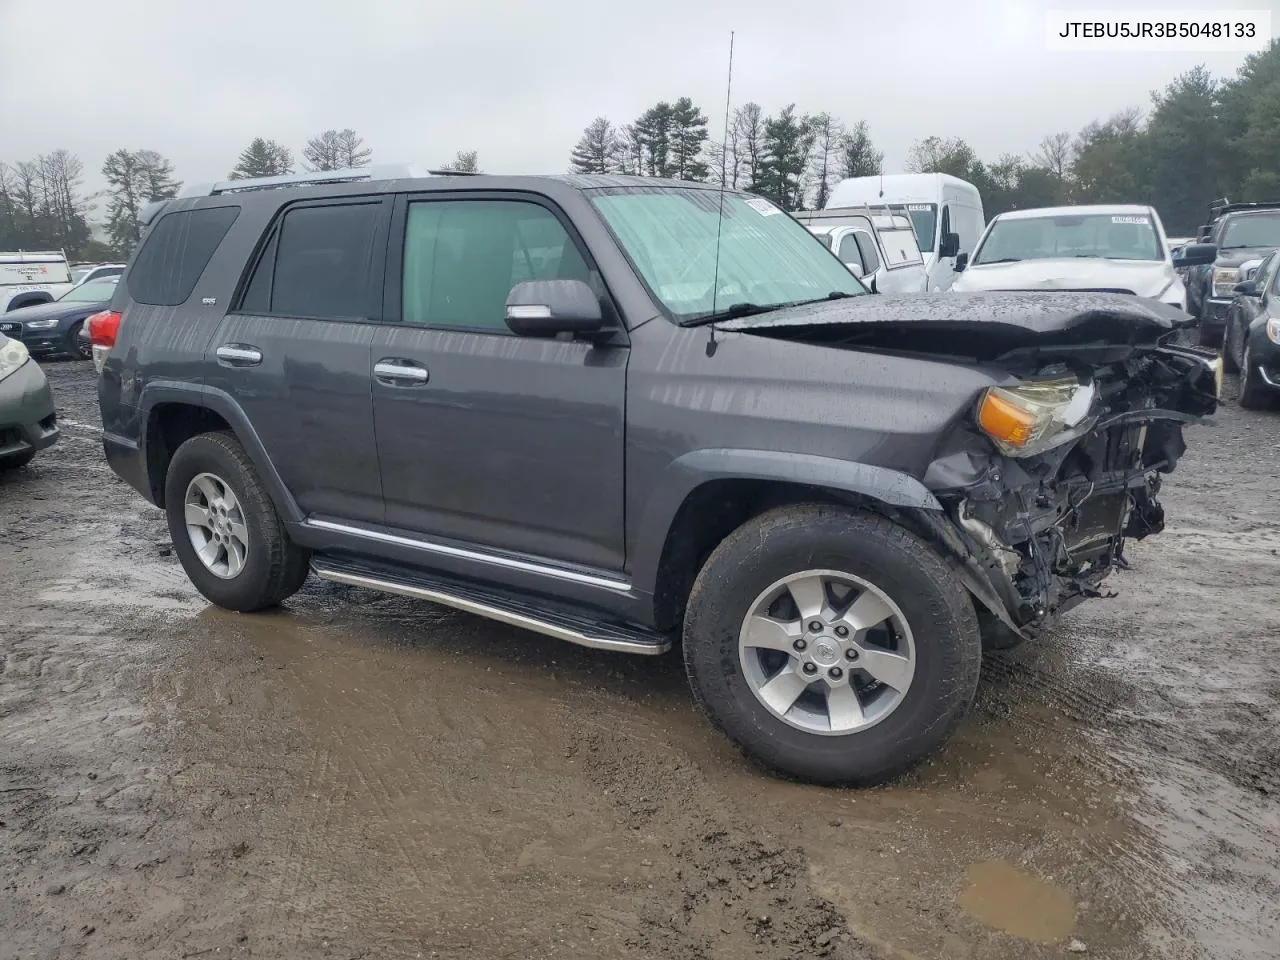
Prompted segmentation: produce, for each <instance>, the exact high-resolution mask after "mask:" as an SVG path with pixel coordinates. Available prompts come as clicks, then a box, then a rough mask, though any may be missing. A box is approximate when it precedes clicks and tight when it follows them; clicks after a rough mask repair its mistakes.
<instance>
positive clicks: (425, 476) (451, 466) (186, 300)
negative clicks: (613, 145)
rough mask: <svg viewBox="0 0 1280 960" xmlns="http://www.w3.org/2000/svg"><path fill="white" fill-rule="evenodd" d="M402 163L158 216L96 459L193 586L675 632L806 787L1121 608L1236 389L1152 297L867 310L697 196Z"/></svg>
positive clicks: (220, 596)
mask: <svg viewBox="0 0 1280 960" xmlns="http://www.w3.org/2000/svg"><path fill="white" fill-rule="evenodd" d="M380 176H381V174H379V173H377V172H373V173H370V172H368V171H365V172H364V173H359V172H352V171H348V172H347V174H346V175H345V176H343V175H341V174H328V175H325V177H327V178H328V179H327V180H326V181H325V182H319V183H316V182H311V183H307V184H302V185H284V186H281V185H280V182H279V181H265V182H263V183H253V182H247V183H246V182H243V181H239V182H235V181H233V182H229V183H226V184H219V185H215V186H213V187H210V188H207V189H204V190H202V191H199V192H200V193H201V195H200V196H192V195H188V196H183V197H180V198H178V199H176V200H173V201H170V202H168V203H167V204H164V205H161V206H160V207H159V208H158V209H156V210H154V211H151V216H150V222H149V224H148V226H147V229H146V232H145V235H144V238H143V240H142V243H141V245H140V247H139V250H138V252H137V253H136V254H135V255H134V258H133V259H132V261H131V263H130V264H129V267H128V269H127V271H126V273H125V275H124V280H123V281H122V282H121V284H120V288H119V291H118V294H117V297H116V299H115V300H114V301H113V303H112V308H111V310H110V311H109V312H104V313H102V314H98V315H96V316H95V317H94V319H93V322H92V324H91V331H90V333H91V337H92V339H93V340H94V343H95V348H96V351H97V353H98V359H99V361H100V362H101V366H102V375H101V381H100V399H101V406H102V417H103V423H104V426H105V440H104V446H105V449H106V455H107V457H108V459H109V461H110V463H111V465H112V467H113V468H114V469H115V470H116V472H117V473H119V474H120V475H121V476H122V477H124V478H125V479H126V480H127V481H128V482H129V483H130V484H132V485H133V486H134V487H135V488H136V489H137V490H138V491H140V492H141V493H142V494H143V495H144V496H145V497H147V499H149V500H150V501H151V502H152V503H154V504H156V505H158V506H160V507H163V508H164V510H165V511H166V512H167V515H168V521H169V527H170V530H171V532H172V536H173V543H174V548H175V550H176V552H177V554H178V556H179V557H180V559H181V561H182V564H183V566H184V567H185V568H186V570H187V573H188V574H189V576H190V577H191V579H192V581H193V582H194V583H195V585H196V587H197V588H198V589H199V590H200V591H201V592H202V593H203V594H204V595H205V596H206V597H207V598H209V600H211V601H212V602H214V603H216V604H218V605H220V606H223V607H226V608H229V609H232V610H239V611H252V610H259V609H262V608H264V607H269V606H271V605H273V604H278V603H280V602H281V601H282V600H284V599H285V598H286V597H288V596H290V595H291V594H292V593H294V592H295V591H296V590H297V589H298V588H299V587H300V586H301V585H302V583H303V581H304V580H305V579H306V577H307V575H308V572H309V571H311V572H314V573H315V574H316V575H317V576H320V577H323V578H325V579H327V580H332V581H336V582H338V583H343V584H354V585H358V586H362V587H368V588H372V589H375V590H383V591H390V592H394V593H400V594H406V595H408V596H412V597H421V598H423V599H426V600H432V601H435V602H437V603H442V604H447V605H450V606H453V607H456V608H460V609H462V610H466V611H470V612H473V613H477V614H480V615H483V616H487V617H492V618H494V619H496V620H500V621H503V622H505V623H508V624H513V625H516V626H519V627H524V628H527V629H530V630H534V631H538V632H541V633H545V634H549V635H551V636H554V637H559V638H562V639H565V640H570V641H573V642H575V643H580V644H585V645H587V646H591V647H598V648H603V649H607V650H617V651H624V652H630V653H643V654H658V653H662V652H664V651H666V650H667V649H668V648H669V647H670V646H671V645H672V643H673V642H675V641H678V640H682V647H683V656H684V662H685V665H686V667H687V670H688V674H689V678H690V681H691V683H692V686H693V690H694V693H695V696H696V698H697V700H698V701H699V703H700V704H701V705H702V706H703V707H704V708H705V709H706V711H707V712H708V713H709V714H710V715H711V717H712V718H713V719H714V720H715V722H716V723H717V724H719V726H720V727H721V728H722V729H723V730H724V731H725V732H726V733H727V734H728V735H729V736H730V737H732V738H733V739H734V740H735V741H737V742H738V743H739V744H740V745H742V746H743V747H745V748H746V749H747V750H748V751H749V752H750V753H751V754H753V755H754V756H756V757H757V758H759V759H761V760H763V761H764V762H766V763H767V764H769V765H771V766H773V767H775V768H780V769H782V770H785V771H789V772H790V773H793V774H796V775H799V776H802V777H805V778H809V779H812V780H815V781H819V782H827V783H834V782H846V783H871V782H875V781H878V780H882V779H884V778H886V777H889V776H892V775H894V774H895V773H897V772H899V771H901V770H903V769H905V768H906V767H908V766H909V765H910V764H912V763H914V762H915V761H917V760H918V759H920V758H921V757H922V756H923V755H924V754H926V753H927V752H929V751H930V750H931V749H933V748H934V747H936V746H938V745H939V744H940V743H941V742H942V741H943V740H944V739H945V738H946V737H947V736H948V735H949V733H950V732H951V731H952V730H953V729H954V727H955V725H956V723H957V721H958V720H959V718H960V716H961V715H962V713H963V712H964V710H965V708H966V707H967V706H968V704H969V703H970V701H971V699H972V697H973V695H974V691H975V686H976V684H977V680H978V671H979V663H980V659H981V652H982V645H983V641H984V639H985V641H986V642H987V643H988V644H991V645H1007V644H1009V643H1012V642H1014V641H1016V640H1018V639H1020V638H1026V637H1031V636H1034V635H1035V634H1036V633H1037V632H1039V631H1041V630H1043V629H1044V628H1045V627H1046V626H1047V625H1048V624H1050V623H1052V622H1053V619H1054V618H1055V617H1056V616H1057V615H1058V614H1060V613H1061V612H1062V611H1064V610H1066V609H1068V608H1069V607H1071V606H1072V605H1074V604H1075V603H1077V602H1079V601H1080V600H1082V599H1084V598H1086V597H1095V596H1098V595H1099V594H1100V585H1101V582H1102V580H1103V578H1104V577H1105V576H1106V575H1107V574H1108V573H1109V572H1110V571H1111V570H1112V569H1113V568H1115V567H1116V566H1118V565H1121V564H1123V562H1124V558H1123V557H1124V545H1125V542H1126V538H1129V537H1133V538H1140V537H1143V536H1146V535H1147V534H1150V533H1153V532H1156V531H1159V530H1160V529H1161V526H1162V520H1163V511H1162V509H1161V507H1160V505H1159V503H1158V502H1157V500H1156V492H1157V490H1158V489H1159V485H1160V479H1161V478H1160V474H1162V473H1167V472H1169V471H1170V470H1172V469H1173V467H1174V464H1175V463H1176V462H1177V460H1178V458H1179V456H1180V455H1181V454H1182V452H1183V449H1184V448H1183V442H1182V433H1181V430H1182V425H1183V423H1184V422H1187V421H1190V420H1194V419H1196V418H1197V417H1200V416H1202V415H1205V414H1208V413H1210V412H1212V411H1213V410H1214V409H1215V407H1216V404H1217V397H1218V388H1219V382H1220V379H1221V375H1220V367H1219V366H1218V362H1217V359H1216V357H1212V356H1209V355H1207V354H1205V353H1203V352H1197V351H1195V350H1193V349H1188V348H1184V347H1178V346H1175V345H1173V343H1172V340H1173V337H1174V335H1175V326H1176V325H1177V324H1178V322H1179V318H1181V317H1183V315H1182V314H1181V313H1180V312H1179V311H1176V310H1171V309H1169V308H1166V307H1163V306H1162V305H1160V304H1158V303H1155V302H1153V301H1142V300H1138V299H1136V298H1132V297H1122V296H1114V295H1107V294H1028V293H1013V294H983V295H972V296H964V295H959V294H956V295H947V296H928V295H914V296H902V297H896V298H890V297H887V296H878V295H870V294H869V293H868V291H867V290H866V289H865V288H864V287H863V286H862V285H861V284H860V283H859V281H858V280H857V279H856V278H855V277H854V276H853V274H851V273H850V272H849V271H848V270H847V269H846V268H845V267H844V265H843V264H841V263H840V261H839V260H838V259H837V258H836V257H835V256H834V255H833V254H832V253H831V252H830V251H829V250H828V249H826V248H825V247H824V246H823V244H822V242H821V241H820V240H819V239H817V238H816V237H814V236H812V235H811V234H810V233H809V232H808V231H807V230H805V228H804V227H802V226H801V225H800V224H799V223H797V222H796V221H795V220H793V219H792V218H791V217H789V216H787V215H786V214H785V213H784V212H782V211H781V210H779V209H778V208H777V207H775V206H773V205H772V204H771V203H769V202H768V201H766V200H763V199H761V198H759V197H754V196H750V195H746V194H740V193H735V192H724V193H721V192H719V191H717V189H716V188H714V187H709V186H707V185H704V184H695V183H684V182H668V181H660V180H652V179H644V180H640V179H630V178H615V177H598V178H597V177H545V178H541V177H496V176H473V177H422V178H403V177H397V178H394V179H380ZM343 181H345V182H343ZM192 192H193V193H194V192H195V191H192Z"/></svg>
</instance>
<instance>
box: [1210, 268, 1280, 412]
mask: <svg viewBox="0 0 1280 960" xmlns="http://www.w3.org/2000/svg"><path fill="white" fill-rule="evenodd" d="M1232 293H1233V296H1232V299H1231V306H1230V308H1229V309H1228V310H1227V320H1226V326H1225V328H1224V330H1223V336H1222V359H1223V363H1224V364H1225V366H1226V368H1227V369H1228V370H1238V371H1239V372H1240V406H1242V407H1249V408H1257V407H1262V406H1266V405H1268V404H1270V403H1272V402H1274V401H1275V400H1276V399H1277V398H1280V250H1273V251H1272V252H1271V253H1270V254H1269V255H1268V256H1267V257H1266V258H1264V259H1263V261H1262V262H1261V264H1259V265H1258V267H1257V269H1256V270H1255V271H1253V275H1252V276H1251V277H1249V278H1248V279H1245V280H1242V281H1241V282H1240V283H1237V284H1236V285H1235V287H1234V288H1233V290H1232Z"/></svg>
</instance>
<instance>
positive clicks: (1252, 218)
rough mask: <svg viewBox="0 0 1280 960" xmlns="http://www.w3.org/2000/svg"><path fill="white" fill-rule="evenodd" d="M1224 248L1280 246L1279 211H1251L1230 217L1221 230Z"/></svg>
mask: <svg viewBox="0 0 1280 960" xmlns="http://www.w3.org/2000/svg"><path fill="white" fill-rule="evenodd" d="M1219 246H1221V247H1222V249H1224V250H1230V249H1231V248H1233V247H1235V248H1241V247H1280V213H1276V214H1266V213H1251V214H1249V215H1247V216H1242V217H1232V218H1231V219H1230V220H1228V221H1227V225H1226V227H1225V228H1224V229H1223V231H1222V242H1221V244H1219Z"/></svg>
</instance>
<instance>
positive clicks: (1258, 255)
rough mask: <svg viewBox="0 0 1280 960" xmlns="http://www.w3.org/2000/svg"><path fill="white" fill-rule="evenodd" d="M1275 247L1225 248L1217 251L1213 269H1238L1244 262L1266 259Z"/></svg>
mask: <svg viewBox="0 0 1280 960" xmlns="http://www.w3.org/2000/svg"><path fill="white" fill-rule="evenodd" d="M1274 249H1275V247H1227V248H1225V249H1224V248H1221V247H1220V248H1219V249H1218V259H1217V260H1215V261H1214V262H1213V265H1214V266H1215V267H1238V266H1240V264H1242V263H1244V262H1245V261H1246V260H1262V259H1264V258H1265V257H1267V256H1268V255H1269V254H1270V253H1271V251H1272V250H1274Z"/></svg>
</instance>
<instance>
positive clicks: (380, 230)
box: [207, 197, 391, 523]
mask: <svg viewBox="0 0 1280 960" xmlns="http://www.w3.org/2000/svg"><path fill="white" fill-rule="evenodd" d="M390 210H391V202H390V200H389V199H383V198H380V197H360V198H344V199H342V200H318V201H306V202H302V203H297V204H293V205H291V206H289V207H286V208H284V210H283V212H282V213H281V214H280V215H279V216H277V217H276V219H275V222H274V223H273V224H272V225H271V227H270V228H269V229H268V231H267V233H266V235H265V236H264V237H263V239H262V241H261V242H260V244H259V249H258V252H257V256H256V261H255V262H254V264H253V268H252V272H251V273H250V274H249V277H248V280H247V282H246V283H244V284H243V286H242V290H241V292H240V293H239V298H238V300H237V302H236V303H235V304H234V305H233V307H234V309H233V310H232V312H230V313H228V314H227V316H226V317H225V318H224V319H223V321H222V324H221V326H220V327H219V329H218V332H217V335H216V336H215V337H214V339H213V344H212V346H211V348H210V349H211V354H212V355H211V356H210V357H209V358H208V359H209V361H210V362H209V364H208V367H209V369H210V371H211V373H210V376H209V379H208V381H207V383H208V384H209V386H211V387H214V388H216V389H220V390H225V391H226V392H227V393H229V394H231V395H232V397H233V398H234V399H235V401H236V402H237V403H238V404H239V405H240V407H241V408H242V409H243V410H244V412H245V413H246V414H247V415H248V417H249V420H250V421H251V423H252V424H253V427H254V429H255V430H256V431H257V432H258V435H259V437H260V439H261V440H262V443H263V446H264V447H265V448H266V450H267V453H268V454H269V455H270V457H271V460H272V462H273V463H274V464H275V467H276V469H277V470H278V471H279V473H280V477H281V479H282V480H283V481H284V484H285V486H286V487H288V489H289V491H290V492H291V493H292V494H293V496H294V498H295V499H296V500H297V502H298V506H299V507H301V508H302V510H303V511H304V512H305V513H307V514H310V515H315V516H318V517H329V518H335V519H345V520H359V521H364V522H367V523H381V522H382V513H383V510H382V489H381V484H380V482H379V478H378V455H377V447H376V445H375V443H374V438H373V397H372V394H371V390H370V384H369V343H370V341H371V340H372V338H373V329H374V328H373V326H372V324H371V320H374V319H376V317H377V311H378V309H379V305H380V302H381V296H380V292H381V285H382V261H383V258H382V257H381V256H380V255H378V251H379V250H385V248H386V230H387V223H388V221H389V218H390Z"/></svg>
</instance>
